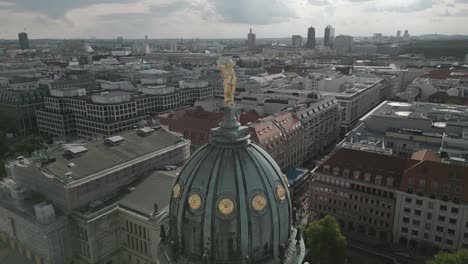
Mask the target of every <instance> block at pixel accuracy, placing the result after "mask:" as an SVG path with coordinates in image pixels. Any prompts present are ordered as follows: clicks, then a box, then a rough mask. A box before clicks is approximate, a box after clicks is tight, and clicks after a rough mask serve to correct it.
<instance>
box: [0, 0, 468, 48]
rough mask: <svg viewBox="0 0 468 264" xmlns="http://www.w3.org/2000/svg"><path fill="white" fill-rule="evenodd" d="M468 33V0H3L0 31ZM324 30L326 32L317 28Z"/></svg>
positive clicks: (52, 34) (50, 34)
mask: <svg viewBox="0 0 468 264" xmlns="http://www.w3.org/2000/svg"><path fill="white" fill-rule="evenodd" d="M328 24H332V25H334V26H335V27H336V28H337V32H336V33H337V34H346V35H352V36H370V35H372V33H374V32H381V33H383V34H384V35H394V34H395V32H396V30H397V29H408V30H409V31H410V32H412V35H421V34H434V33H439V34H448V35H452V34H468V27H467V26H466V25H467V24H468V1H467V0H392V1H388V0H336V1H331V0H283V1H280V0H238V1H230V0H193V1H184V0H174V1H171V0H77V1H62V0H44V1H37V0H1V1H0V38H3V39H13V38H16V36H17V33H18V32H20V31H24V30H25V29H26V31H28V32H31V33H30V36H29V37H30V38H32V39H37V38H58V39H63V38H90V37H98V38H115V37H116V36H123V37H125V38H143V36H144V35H148V36H149V37H150V38H240V37H244V36H245V31H246V28H249V27H253V28H254V29H255V31H256V32H257V34H258V37H259V38H270V37H289V36H290V35H291V34H300V35H304V34H305V29H306V28H308V27H309V26H314V27H316V28H320V29H322V28H324V27H325V26H326V25H328ZM318 33H319V34H320V35H322V32H320V31H319V32H318Z"/></svg>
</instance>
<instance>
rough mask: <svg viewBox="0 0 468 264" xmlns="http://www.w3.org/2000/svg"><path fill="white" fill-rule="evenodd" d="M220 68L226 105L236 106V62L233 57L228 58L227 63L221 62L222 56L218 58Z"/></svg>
mask: <svg viewBox="0 0 468 264" xmlns="http://www.w3.org/2000/svg"><path fill="white" fill-rule="evenodd" d="M218 69H219V70H220V71H221V76H223V79H224V82H223V86H224V106H226V107H232V106H234V92H235V91H236V81H237V77H236V72H235V71H234V62H233V61H232V59H228V60H227V63H226V64H225V65H223V64H222V63H221V57H220V58H219V60H218Z"/></svg>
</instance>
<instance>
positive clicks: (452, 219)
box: [449, 218, 457, 225]
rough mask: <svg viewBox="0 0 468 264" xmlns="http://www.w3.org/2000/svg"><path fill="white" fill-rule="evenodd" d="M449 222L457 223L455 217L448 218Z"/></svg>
mask: <svg viewBox="0 0 468 264" xmlns="http://www.w3.org/2000/svg"><path fill="white" fill-rule="evenodd" d="M449 222H450V223H451V224H452V225H456V224H457V219H455V218H450V220H449Z"/></svg>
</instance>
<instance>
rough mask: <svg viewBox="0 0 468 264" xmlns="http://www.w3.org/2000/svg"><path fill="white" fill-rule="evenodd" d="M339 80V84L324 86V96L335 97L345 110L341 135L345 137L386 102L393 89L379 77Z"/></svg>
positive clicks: (341, 78)
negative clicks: (366, 116) (381, 103)
mask: <svg viewBox="0 0 468 264" xmlns="http://www.w3.org/2000/svg"><path fill="white" fill-rule="evenodd" d="M338 78H340V79H338V82H337V83H335V84H331V85H329V86H324V90H323V92H322V94H323V95H326V96H333V97H335V98H336V100H337V101H338V102H339V104H340V105H341V107H342V108H343V109H344V110H343V113H342V115H341V130H342V131H341V133H342V134H343V135H344V134H346V133H347V132H348V131H350V130H351V129H352V128H353V127H354V125H355V124H356V123H357V121H358V120H359V118H360V117H362V116H363V115H364V114H366V113H367V112H369V111H370V110H371V109H373V108H374V107H376V106H377V105H378V104H379V103H380V102H382V101H383V100H385V96H386V95H387V94H388V93H389V91H391V90H392V89H393V87H392V84H390V82H389V81H388V80H386V79H383V78H377V77H358V76H348V77H338ZM390 93H391V92H390Z"/></svg>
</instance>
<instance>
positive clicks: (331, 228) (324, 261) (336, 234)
mask: <svg viewBox="0 0 468 264" xmlns="http://www.w3.org/2000/svg"><path fill="white" fill-rule="evenodd" d="M304 238H305V243H306V247H307V249H308V255H307V256H306V261H308V262H309V263H312V264H345V263H346V262H347V257H346V250H347V241H346V238H345V237H344V236H343V234H342V233H341V230H340V226H339V224H338V223H337V222H336V220H335V218H333V217H332V216H326V217H324V218H322V219H320V220H318V221H313V222H311V223H310V224H309V225H308V227H307V229H306V230H305V235H304ZM426 264H468V250H460V251H458V252H456V253H447V252H440V253H439V254H437V255H436V256H435V258H434V259H433V260H429V261H427V262H426Z"/></svg>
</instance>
